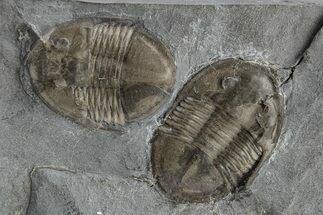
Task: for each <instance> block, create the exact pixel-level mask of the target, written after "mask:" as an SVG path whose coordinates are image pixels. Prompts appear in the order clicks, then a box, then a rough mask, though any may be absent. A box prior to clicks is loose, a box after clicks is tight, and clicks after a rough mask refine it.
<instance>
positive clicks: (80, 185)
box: [27, 167, 169, 215]
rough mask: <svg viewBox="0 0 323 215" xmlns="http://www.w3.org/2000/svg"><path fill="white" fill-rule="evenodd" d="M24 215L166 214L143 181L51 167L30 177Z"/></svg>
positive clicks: (164, 206) (159, 199)
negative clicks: (27, 203)
mask: <svg viewBox="0 0 323 215" xmlns="http://www.w3.org/2000/svg"><path fill="white" fill-rule="evenodd" d="M30 177H31V196H30V204H29V207H28V211H27V214H30V215H37V214H39V215H40V214H100V213H101V214H156V213H157V214H167V213H168V211H169V207H168V206H167V205H168V204H167V202H165V201H163V198H162V197H161V196H160V195H159V194H158V193H157V192H155V191H154V188H153V186H154V185H153V183H154V182H153V181H150V180H149V179H146V178H137V177H129V178H123V179H122V178H118V177H114V176H106V175H98V174H92V173H77V172H74V171H70V170H67V169H54V168H52V167H39V168H35V169H34V170H33V171H32V173H31V174H30Z"/></svg>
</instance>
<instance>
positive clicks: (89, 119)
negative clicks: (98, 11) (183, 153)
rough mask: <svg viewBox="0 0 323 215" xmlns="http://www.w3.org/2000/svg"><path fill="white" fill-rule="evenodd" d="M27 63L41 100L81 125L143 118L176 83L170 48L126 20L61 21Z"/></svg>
mask: <svg viewBox="0 0 323 215" xmlns="http://www.w3.org/2000/svg"><path fill="white" fill-rule="evenodd" d="M28 62H29V71H30V74H31V78H32V83H33V86H34V89H35V90H36V92H37V93H38V94H39V96H40V97H41V98H42V100H43V101H44V102H45V103H46V104H47V105H48V106H49V107H51V108H52V109H54V110H55V111H56V112H59V113H60V114H62V115H64V116H68V117H70V118H72V119H74V120H75V121H77V122H79V123H81V124H85V125H95V126H98V125H99V126H101V127H109V126H110V125H123V124H124V123H126V122H130V121H133V120H136V119H142V118H144V117H147V116H149V115H151V114H152V113H153V112H155V111H156V110H157V109H158V108H159V107H160V106H161V105H162V104H163V103H164V101H165V100H166V99H167V98H168V95H169V94H170V93H171V91H172V89H173V86H174V83H175V63H174V60H173V57H172V56H171V54H170V51H169V50H168V49H167V48H166V47H165V46H164V45H163V44H162V43H161V42H160V41H159V40H158V39H157V38H155V37H154V36H152V35H151V34H150V33H149V32H148V31H147V30H146V29H145V28H144V27H143V26H141V25H139V24H138V23H135V22H132V21H130V20H125V19H117V18H86V19H79V20H76V21H71V22H67V23H63V24H60V25H58V26H57V27H56V28H53V29H52V30H51V31H50V32H49V33H48V34H46V35H45V36H44V37H43V39H41V40H38V41H37V42H36V44H35V46H34V47H33V49H32V52H31V54H30V55H29V61H28Z"/></svg>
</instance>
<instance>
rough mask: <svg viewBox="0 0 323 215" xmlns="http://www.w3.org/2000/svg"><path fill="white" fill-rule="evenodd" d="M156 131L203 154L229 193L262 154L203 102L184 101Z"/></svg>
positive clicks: (250, 139)
mask: <svg viewBox="0 0 323 215" xmlns="http://www.w3.org/2000/svg"><path fill="white" fill-rule="evenodd" d="M160 129H161V131H162V132H166V133H168V134H170V135H172V136H174V137H175V138H178V139H179V140H181V141H182V142H183V143H185V144H187V145H189V146H190V147H194V148H197V149H199V150H200V151H202V152H203V153H205V154H206V155H207V156H208V158H209V159H211V160H212V161H213V164H214V165H215V166H216V167H217V169H218V170H219V171H220V173H221V174H222V177H223V179H224V181H225V182H226V183H225V184H226V186H227V187H228V188H229V190H232V189H234V188H235V187H236V186H237V184H238V181H239V179H241V178H242V177H243V175H244V174H245V173H247V172H248V171H249V170H250V169H251V168H252V166H253V165H254V164H255V163H256V161H257V160H258V159H259V157H260V156H261V154H262V148H261V147H260V146H258V145H257V144H256V140H255V138H254V137H253V136H252V134H251V133H250V132H249V131H248V130H247V129H245V128H244V127H243V126H242V125H241V124H240V123H239V122H237V121H236V120H235V119H234V118H233V117H232V116H231V115H229V114H228V113H227V112H226V111H225V110H223V109H222V108H220V107H218V106H215V105H214V104H213V103H212V102H211V101H207V100H205V101H204V100H203V101H202V100H198V99H194V98H191V97H187V98H185V99H184V100H183V101H181V102H180V103H179V105H178V106H177V107H176V108H175V109H174V110H173V111H172V113H171V114H170V115H169V117H168V118H167V119H166V122H165V125H163V126H162V127H160Z"/></svg>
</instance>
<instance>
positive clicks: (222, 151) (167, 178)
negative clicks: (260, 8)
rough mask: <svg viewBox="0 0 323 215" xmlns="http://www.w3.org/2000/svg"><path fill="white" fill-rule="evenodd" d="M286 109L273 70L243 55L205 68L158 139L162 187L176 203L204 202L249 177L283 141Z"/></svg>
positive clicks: (155, 148) (156, 165)
mask: <svg viewBox="0 0 323 215" xmlns="http://www.w3.org/2000/svg"><path fill="white" fill-rule="evenodd" d="M282 113H283V98H282V96H281V94H280V92H279V88H278V86H277V83H276V80H275V78H274V77H273V71H272V70H271V69H269V68H266V67H264V66H261V65H257V64H254V63H249V62H244V61H242V60H237V59H227V60H223V61H220V62H217V63H214V64H212V65H210V66H208V67H206V68H204V69H202V71H200V72H199V73H198V74H197V75H195V76H194V77H193V78H192V79H191V80H190V81H189V82H188V83H187V84H186V85H185V86H184V88H183V89H182V91H181V92H179V94H178V96H177V98H176V100H175V102H174V104H173V106H172V107H171V108H170V110H169V111H168V112H167V114H166V117H165V120H164V123H163V124H162V125H161V126H160V127H159V128H158V130H157V131H156V133H155V136H154V138H153V139H152V168H153V175H154V177H155V178H156V179H157V182H158V185H159V187H160V188H161V189H162V190H163V191H164V192H165V194H166V195H167V196H168V197H170V198H171V199H173V200H175V201H179V202H203V201H208V200H210V199H219V198H222V197H223V196H225V195H227V194H228V193H230V192H232V191H234V190H235V189H236V188H238V187H240V186H243V185H245V184H247V183H250V182H251V181H252V180H253V178H254V177H255V173H256V172H257V170H258V169H259V168H260V167H261V165H262V163H263V162H264V161H265V160H266V159H267V158H268V157H269V156H270V153H271V151H272V150H273V148H274V146H275V144H276V142H277V140H278V137H279V134H280V130H281V124H282Z"/></svg>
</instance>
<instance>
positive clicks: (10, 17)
mask: <svg viewBox="0 0 323 215" xmlns="http://www.w3.org/2000/svg"><path fill="white" fill-rule="evenodd" d="M0 8H1V11H3V12H2V13H1V15H0V26H1V31H0V38H1V42H0V46H1V48H0V50H1V51H0V71H1V72H0V87H1V91H0V110H1V111H0V118H1V120H0V157H1V168H0V172H1V176H2V177H1V178H2V179H5V180H1V183H0V184H1V185H0V189H1V192H0V204H1V205H0V206H1V207H0V213H1V214H10V213H16V214H17V213H18V214H25V213H24V211H25V210H26V207H27V203H28V196H29V192H28V190H29V180H28V172H29V171H30V170H31V169H32V168H33V167H35V166H53V167H64V168H67V169H71V170H77V171H78V172H79V174H81V175H83V174H85V173H86V174H91V173H92V174H94V173H98V174H99V175H100V176H102V177H103V178H104V177H105V175H106V174H107V175H109V176H115V177H117V178H127V177H130V176H134V178H137V177H138V178H147V177H148V178H152V175H151V169H150V166H149V163H150V145H149V144H148V142H149V140H150V139H151V137H152V134H153V131H154V130H155V129H156V127H157V126H158V125H159V120H158V117H160V116H162V115H163V113H164V112H165V111H166V110H167V109H168V108H169V107H170V106H171V103H172V101H173V100H174V98H175V95H177V92H178V91H179V90H180V89H181V88H182V86H183V84H184V83H186V82H187V80H189V79H190V77H191V75H192V74H193V73H195V72H197V71H199V70H200V68H202V67H205V66H206V65H208V64H209V62H215V61H217V60H216V59H223V58H230V57H235V58H242V59H245V60H246V61H249V60H252V61H257V62H258V63H260V64H265V65H267V64H269V65H271V66H273V67H275V69H277V71H279V75H280V76H281V78H282V80H286V79H287V78H288V75H289V73H290V71H289V70H288V68H290V67H291V66H294V65H295V64H296V62H297V61H298V59H299V58H300V56H302V54H303V51H304V49H305V48H306V47H308V45H309V44H310V42H311V40H312V38H313V37H314V35H315V33H316V32H317V31H318V29H320V27H321V26H322V21H323V20H322V13H323V9H322V7H319V6H311V5H303V6H264V5H262V6H252V5H248V6H246V5H244V6H241V5H240V6H214V5H212V6H194V7H191V6H158V5H109V6H103V5H97V4H86V3H77V2H73V1H47V0H40V1H33V0H23V1H18V0H17V1H15V0H6V1H1V3H0ZM85 16H88V17H93V16H104V17H107V16H123V17H127V18H128V17H130V18H133V19H136V20H139V21H140V22H143V24H144V26H145V27H146V28H147V29H149V30H150V32H151V33H152V34H153V35H155V36H156V37H157V38H158V39H159V40H161V41H162V43H164V44H165V45H166V46H167V47H170V50H171V52H172V54H173V55H174V58H175V61H176V67H177V77H176V82H175V87H174V89H175V91H174V92H173V93H172V94H171V98H170V100H169V101H168V102H167V104H165V105H164V106H163V107H162V108H161V110H160V111H158V112H157V113H156V115H155V116H154V117H152V118H149V119H146V120H141V121H139V122H137V123H133V124H131V125H129V127H128V129H127V130H126V132H125V133H124V134H122V135H119V134H118V133H115V132H111V131H108V132H107V131H101V130H96V129H85V128H83V127H82V126H79V125H77V124H74V123H72V122H71V121H69V120H67V119H65V118H63V117H61V116H60V115H58V114H56V113H53V112H52V111H51V110H49V109H48V108H47V107H46V105H44V104H43V103H42V102H41V101H40V100H39V99H38V98H37V96H35V95H34V94H33V91H32V90H30V89H31V88H29V86H28V84H27V83H30V82H29V81H28V80H27V78H28V77H26V76H25V74H26V73H24V72H20V71H21V69H22V67H21V65H22V62H23V61H20V58H19V55H20V52H21V51H24V52H28V51H29V50H28V43H29V40H28V38H30V37H32V36H31V34H26V33H25V32H24V31H21V32H18V31H17V29H18V27H19V26H20V25H21V24H27V25H29V26H31V27H32V29H33V30H34V31H35V32H36V34H37V35H43V34H45V32H47V31H48V30H49V29H51V28H53V27H54V26H56V25H57V24H60V23H64V22H66V21H73V20H75V19H76V18H79V17H85ZM205 35H206V36H205ZM17 38H19V40H17ZM19 41H24V43H23V44H24V46H23V49H21V47H20V42H19ZM316 41H317V42H314V43H313V44H312V45H311V47H310V48H309V49H308V50H309V51H307V53H308V54H306V55H305V56H309V57H308V60H306V61H305V60H303V61H302V63H301V64H300V65H299V66H297V67H296V69H295V71H294V75H293V78H292V79H290V80H291V81H288V82H287V83H286V84H284V85H283V86H282V90H283V93H284V94H285V98H286V103H287V110H286V112H288V113H287V114H286V115H285V116H286V119H285V124H284V126H283V132H282V135H281V138H280V140H279V141H278V145H277V147H276V149H275V150H274V153H273V155H272V157H271V159H270V160H268V162H266V163H265V165H263V166H262V168H261V170H260V171H259V172H258V175H257V177H256V178H255V180H254V182H253V183H252V185H251V186H248V190H247V191H243V192H240V193H239V194H237V195H233V196H232V195H229V196H228V197H227V198H226V199H224V200H221V201H218V202H217V203H215V204H213V203H207V204H179V205H172V204H171V205H170V206H169V205H168V203H166V202H167V200H165V199H164V198H163V195H160V198H159V197H158V202H157V200H153V199H154V198H148V200H146V201H140V200H137V201H136V204H134V205H133V207H132V211H131V212H133V213H135V212H138V211H140V210H141V209H142V208H143V207H145V206H148V205H149V204H151V203H155V204H157V205H158V206H157V207H156V208H154V211H157V212H158V211H161V213H162V214H183V213H186V214H201V213H202V214H214V213H216V214H261V213H264V211H265V212H267V213H273V214H284V213H285V214H286V213H288V212H290V213H294V214H295V213H296V214H297V213H303V214H318V213H319V212H320V210H322V208H321V204H319V202H321V194H320V193H319V192H318V191H320V190H322V188H321V187H320V184H321V183H319V182H321V181H322V176H321V174H320V172H322V170H320V165H319V163H320V162H322V160H321V156H320V153H321V152H322V148H321V147H320V145H319V144H318V143H319V142H322V141H321V139H320V138H321V136H320V135H319V131H318V129H319V128H320V124H319V123H320V122H319V119H320V117H319V113H320V111H319V110H320V109H319V105H318V104H319V101H320V99H318V98H319V97H318V96H319V94H318V92H319V91H318V89H320V87H319V86H321V85H320V78H319V76H318V74H321V73H319V72H317V71H321V69H320V68H321V66H320V64H319V63H318V62H321V57H322V52H321V51H320V47H321V45H320V44H322V40H321V39H319V38H318V39H316ZM24 48H26V49H24ZM283 68H285V70H284V69H283ZM18 71H19V72H18ZM19 75H20V76H21V77H22V82H23V84H21V82H20V80H19ZM24 80H26V81H24ZM57 174H58V175H62V174H61V173H60V171H58V173H57ZM50 178H51V179H53V178H54V177H52V176H50ZM67 178H69V176H67ZM79 183H80V181H78V182H77V183H76V182H75V184H79ZM85 184H87V183H84V185H85ZM60 186H65V185H64V180H63V182H62V183H60ZM85 186H86V185H85ZM93 186H94V187H98V185H96V183H94V184H93ZM112 187H114V188H118V187H119V188H120V187H123V185H120V184H119V185H112ZM136 189H138V190H139V188H136ZM136 189H134V190H136ZM145 192H146V193H147V195H154V194H155V193H156V191H155V190H154V189H153V188H150V189H147V190H145ZM130 195H131V197H134V198H135V197H136V195H135V193H132V194H130ZM73 198H74V199H75V200H76V202H77V200H80V201H81V202H82V200H81V199H80V196H79V195H77V194H75V195H73ZM106 198H107V197H106V196H105V195H104V194H102V193H101V192H100V189H98V190H96V195H95V197H94V199H97V200H99V199H101V200H102V202H100V204H102V205H103V204H104V203H103V202H106V201H104V200H105V199H106ZM159 199H164V200H165V201H163V200H160V201H159ZM43 200H44V201H45V202H46V204H47V205H50V204H51V202H50V201H49V199H46V198H44V199H43ZM124 204H127V203H126V202H124ZM80 205H82V203H80ZM83 205H85V206H86V207H87V208H90V209H89V210H91V212H92V211H94V210H96V207H94V206H93V205H86V204H83ZM166 205H167V207H168V206H169V208H170V209H165V207H166ZM57 207H59V206H57ZM109 208H115V209H116V208H117V207H116V204H109ZM306 208H307V211H305V209H306ZM116 210H117V209H116Z"/></svg>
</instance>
